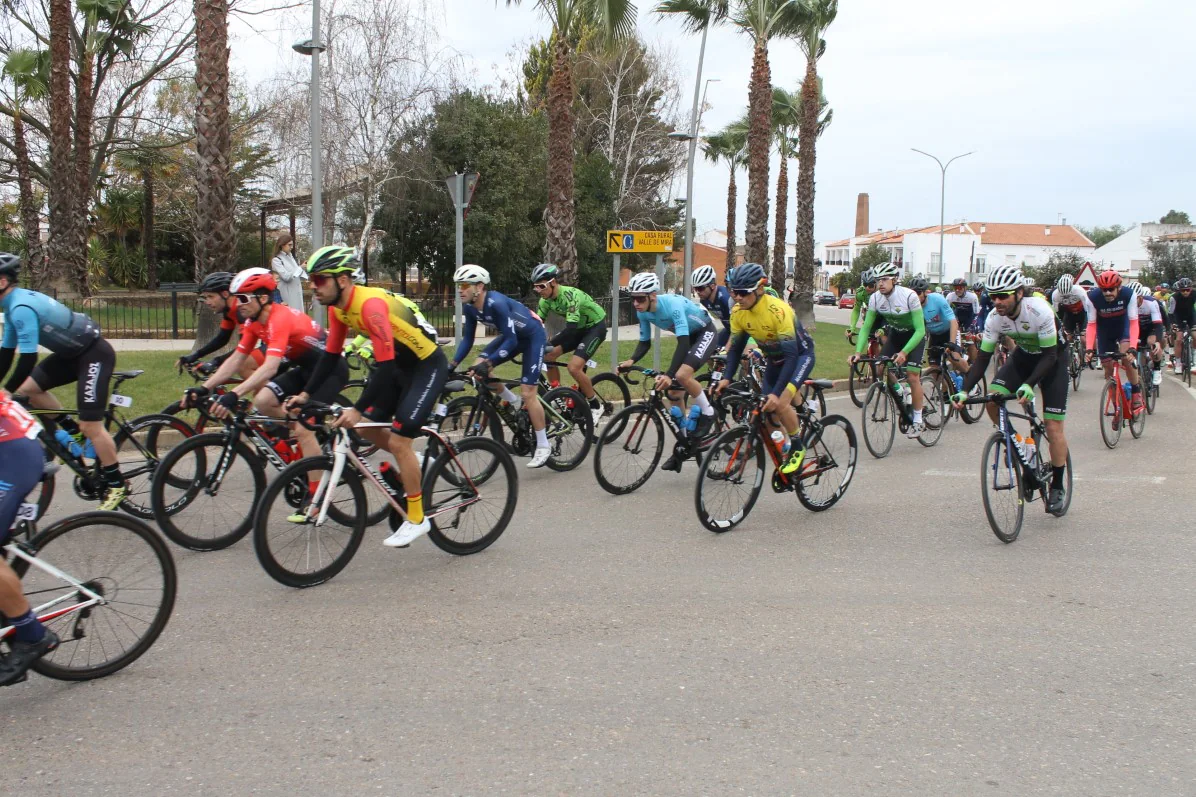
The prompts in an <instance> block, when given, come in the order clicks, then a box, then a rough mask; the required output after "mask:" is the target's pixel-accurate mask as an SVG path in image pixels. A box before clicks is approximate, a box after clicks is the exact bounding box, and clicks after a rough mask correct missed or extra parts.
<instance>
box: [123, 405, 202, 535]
mask: <svg viewBox="0 0 1196 797" xmlns="http://www.w3.org/2000/svg"><path fill="white" fill-rule="evenodd" d="M167 430H169V431H170V432H171V433H173V434H176V435H178V437H179V438H180V441H185V440H186V439H187V438H189V437H192V436H194V434H195V430H194V429H192V428H191V425H190V424H188V423H187V422H186V421H184V420H182V419H181V418H178V417H175V416H173V415H166V414H164V413H154V414H152V415H142V416H140V417H138V418H134V419H133V420H131V421H129V422H128V423H127V424H125V425H124V426H123V427H121V429H120V430H119V431H118V432H117V433H116V434H115V435H113V438H112V440H113V442H114V443H115V444H116V456H117V459H118V461H119V464H120V472H121V476H123V477H124V480H125V483H126V484H127V485H128V489H129V494H128V495H127V496H126V497H125V500H124V501H123V502H121V505H120V508H121V510H122V511H124V512H127V513H129V514H130V515H132V516H133V517H135V518H138V519H140V520H152V519H153V517H154V510H153V507H152V506H151V505H150V485H151V484H152V482H153V477H154V473H155V472H156V471H157V469H158V464H159V463H160V462H161V459H162V456H163V454H162V448H163V446H164V445H165V444H166V442H167V441H166V439H164V438H163V432H165V431H167ZM130 433H132V435H140V434H142V433H144V438H143V439H142V440H140V441H138V442H140V447H139V446H138V445H134V441H133V437H132V435H131V434H130ZM170 442H172V443H173V442H175V441H174V440H173V439H171V440H170ZM175 444H176V445H177V444H178V443H175ZM142 449H144V450H142Z"/></svg>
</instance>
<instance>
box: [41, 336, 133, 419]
mask: <svg viewBox="0 0 1196 797" xmlns="http://www.w3.org/2000/svg"><path fill="white" fill-rule="evenodd" d="M115 367H116V352H115V351H113V350H112V344H111V343H109V342H108V341H106V340H104V339H103V338H97V339H96V340H95V342H93V343H92V344H91V345H90V346H88V347H87V348H86V349H84V350H83V351H81V352H79V353H78V354H75V355H71V356H67V355H64V354H51V355H50V356H48V357H46V359H44V360H42V361H41V362H39V363H38V364H37V365H36V366H34V368H33V373H32V374H30V378H32V379H33V381H34V382H36V383H37V386H38V387H40V388H41V389H42V390H46V391H49V390H53V389H54V388H56V387H61V386H63V385H69V384H70V383H71V382H75V383H77V387H76V389H75V401H76V406H78V408H79V420H81V421H102V420H103V419H104V411H105V410H106V409H107V408H108V388H109V383H110V382H111V381H112V370H113V369H114V368H115Z"/></svg>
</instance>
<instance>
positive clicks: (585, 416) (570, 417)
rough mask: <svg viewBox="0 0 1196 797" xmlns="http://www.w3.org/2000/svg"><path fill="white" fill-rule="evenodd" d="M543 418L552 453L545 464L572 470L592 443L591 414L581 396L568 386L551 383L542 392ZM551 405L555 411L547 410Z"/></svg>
mask: <svg viewBox="0 0 1196 797" xmlns="http://www.w3.org/2000/svg"><path fill="white" fill-rule="evenodd" d="M543 401H544V404H545V405H546V407H545V412H544V415H545V418H544V420H545V422H546V423H547V427H546V428H547V431H548V442H549V445H551V446H552V454H551V455H549V457H548V467H550V468H552V469H553V470H555V471H568V470H573V469H574V468H576V467H577V466H578V465H580V464H581V462H582V460H584V459H585V458H586V454H588V453H590V446H591V445H593V444H594V416H592V415H590V405H589V403H588V402H587V401H586V400H585V397H584V396H582V395H581V394H580V393H578V392H577V391H576V390H574V389H573V388H571V387H554V388H553V389H552V390H549V391H548V392H547V393H546V394H544V398H543ZM548 408H551V409H552V410H553V411H554V412H555V417H554V414H553V412H549V411H548Z"/></svg>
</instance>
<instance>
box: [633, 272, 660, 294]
mask: <svg viewBox="0 0 1196 797" xmlns="http://www.w3.org/2000/svg"><path fill="white" fill-rule="evenodd" d="M659 290H660V280H659V279H658V278H657V276H656V272H655V271H641V272H640V273H639V274H632V275H631V279H630V280H628V281H627V291H628V293H656V292H657V291H659Z"/></svg>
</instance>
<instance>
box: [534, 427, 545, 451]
mask: <svg viewBox="0 0 1196 797" xmlns="http://www.w3.org/2000/svg"><path fill="white" fill-rule="evenodd" d="M536 448H548V430H547V429H537V430H536Z"/></svg>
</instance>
